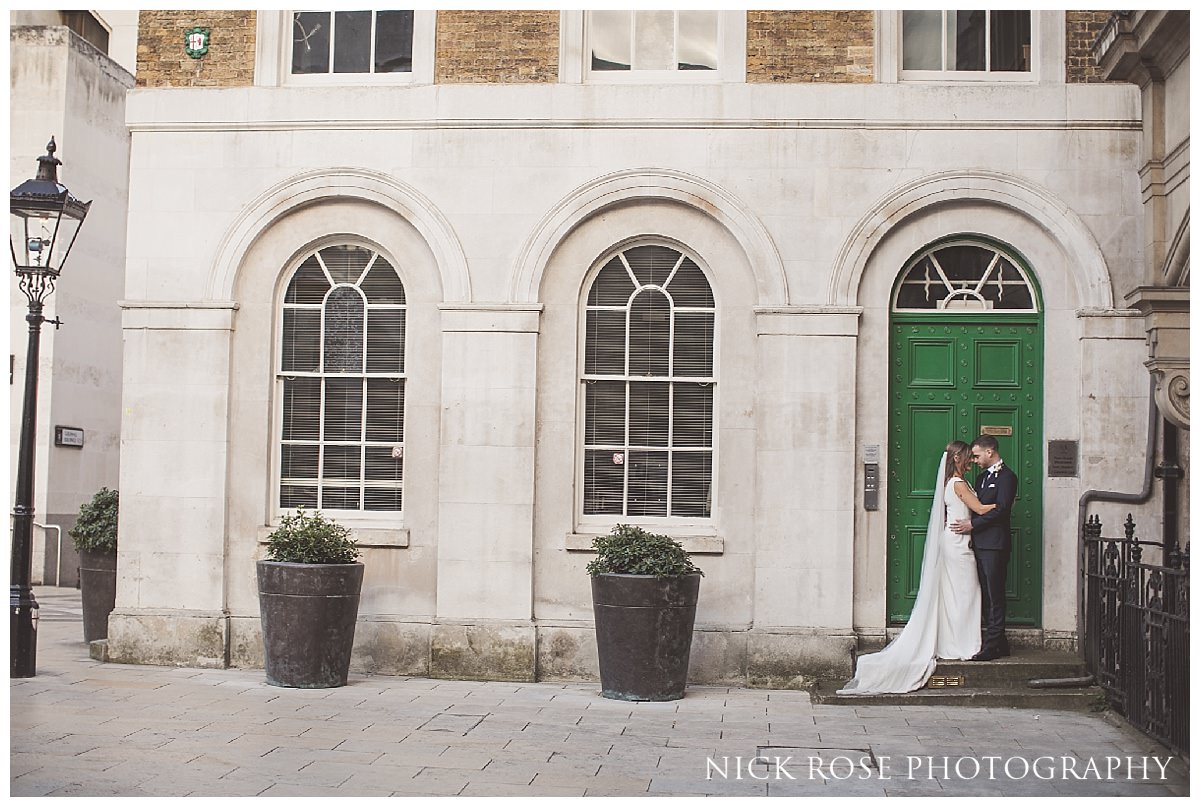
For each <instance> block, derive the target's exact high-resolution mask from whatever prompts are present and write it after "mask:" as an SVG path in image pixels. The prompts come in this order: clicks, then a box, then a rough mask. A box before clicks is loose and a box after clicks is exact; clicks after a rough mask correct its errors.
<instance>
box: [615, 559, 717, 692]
mask: <svg viewBox="0 0 1200 807" xmlns="http://www.w3.org/2000/svg"><path fill="white" fill-rule="evenodd" d="M699 593H700V575H698V574H688V575H680V576H678V577H652V576H649V575H640V574H600V575H596V576H595V577H593V578H592V608H593V611H594V613H595V617H596V652H597V654H598V655H599V658H600V694H601V695H603V696H604V697H606V698H613V699H615V700H625V701H673V700H678V699H680V698H682V697H683V691H684V689H685V687H686V686H687V673H688V661H689V657H690V655H691V652H692V628H693V626H694V625H695V624H696V598H697V596H698V595H699Z"/></svg>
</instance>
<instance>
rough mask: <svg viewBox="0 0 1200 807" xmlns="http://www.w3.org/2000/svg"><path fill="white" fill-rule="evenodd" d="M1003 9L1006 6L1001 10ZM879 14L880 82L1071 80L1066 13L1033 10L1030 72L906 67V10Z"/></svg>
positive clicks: (1030, 31) (997, 82)
mask: <svg viewBox="0 0 1200 807" xmlns="http://www.w3.org/2000/svg"><path fill="white" fill-rule="evenodd" d="M999 10H1003V9H999ZM875 14H876V17H875V22H876V36H875V50H876V53H875V57H876V58H875V65H876V68H875V69H876V75H875V78H876V81H878V82H880V83H884V84H888V83H895V82H905V83H910V82H911V83H918V82H927V83H934V82H942V83H950V84H971V83H975V84H1045V83H1055V84H1062V83H1065V82H1066V80H1067V68H1066V36H1067V29H1066V12H1064V11H1039V10H1036V9H1032V10H1030V18H1029V46H1030V56H1029V72H1027V73H1008V72H1000V71H995V72H987V71H979V70H904V69H902V65H903V63H904V62H903V59H904V41H903V40H904V29H903V12H902V11H897V10H889V11H877V12H876V13H875Z"/></svg>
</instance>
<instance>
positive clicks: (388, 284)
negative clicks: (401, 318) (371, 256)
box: [359, 256, 404, 305]
mask: <svg viewBox="0 0 1200 807" xmlns="http://www.w3.org/2000/svg"><path fill="white" fill-rule="evenodd" d="M359 288H361V289H362V290H363V294H365V295H367V302H368V303H372V304H374V303H390V304H395V305H404V285H403V284H402V283H401V282H400V277H399V276H398V275H397V274H396V270H395V269H393V268H392V265H391V264H390V263H388V262H387V261H385V260H384V259H383V257H382V256H381V257H378V258H376V259H375V263H374V264H372V266H371V271H369V272H367V276H366V277H365V278H363V282H362V283H361V284H360V285H359Z"/></svg>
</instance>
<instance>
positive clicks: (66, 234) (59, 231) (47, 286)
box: [8, 137, 92, 678]
mask: <svg viewBox="0 0 1200 807" xmlns="http://www.w3.org/2000/svg"><path fill="white" fill-rule="evenodd" d="M56 148H57V146H55V145H54V138H53V137H51V138H50V142H49V144H47V146H46V155H45V156H44V157H38V172H37V176H36V177H35V178H34V179H30V180H26V181H25V182H22V183H21V184H20V185H18V186H17V187H15V188H13V189H12V192H11V193H9V195H8V209H9V213H10V214H11V225H12V229H11V232H10V235H9V239H8V244H9V247H10V248H11V249H12V256H13V266H14V267H15V268H16V272H17V282H18V284H19V285H20V287H21V291H22V293H24V295H25V297H26V299H28V300H29V313H28V314H27V315H26V316H25V321H26V322H28V323H29V350H28V352H27V353H26V355H25V400H24V409H23V411H22V414H21V443H20V446H19V448H18V454H17V496H16V503H15V504H14V506H13V512H12V542H13V544H12V576H11V580H12V586H11V588H10V594H9V603H10V605H11V608H12V645H11V663H12V670H11V674H10V676H9V677H10V678H32V677H33V676H34V675H36V669H37V607H38V605H37V600H35V599H34V597H33V589H32V588H31V587H30V581H31V580H32V579H33V534H32V532H33V457H34V454H33V452H34V442H35V440H36V437H37V382H38V352H39V348H40V346H41V338H42V323H43V322H52V323H53V324H54V327H56V328H57V327H58V326H59V325H61V324H62V323H61V322H60V321H59V320H58V319H57V318H55V319H52V320H47V319H46V318H45V317H43V316H42V302H43V301H44V300H45V299H46V298H47V297H49V296H50V294H51V293H53V291H54V281H55V280H57V279H58V276H59V275H60V274H61V273H62V268H63V264H65V263H66V262H67V255H68V254H70V252H71V247H72V246H73V245H74V244H75V236H77V235H78V234H79V228H80V227H81V226H83V219H84V217H86V216H87V213H88V208H89V207H91V206H92V203H91V202H81V201H79V200H78V199H76V198H75V197H74V196H72V195H71V193H70V191H68V190H67V188H66V186H64V185H61V184H59V182H58V166H60V165H62V160H59V159H58V158H57V157H55V156H54V151H55V149H56ZM17 247H20V249H17Z"/></svg>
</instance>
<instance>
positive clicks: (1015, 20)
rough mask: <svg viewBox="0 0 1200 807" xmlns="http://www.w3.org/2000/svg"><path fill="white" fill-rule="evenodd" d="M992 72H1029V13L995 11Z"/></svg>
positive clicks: (993, 17) (993, 14)
mask: <svg viewBox="0 0 1200 807" xmlns="http://www.w3.org/2000/svg"><path fill="white" fill-rule="evenodd" d="M991 15H992V70H995V71H999V72H1005V73H1008V72H1017V73H1024V72H1028V71H1029V51H1030V42H1031V39H1030V27H1029V12H1028V11H993V12H991Z"/></svg>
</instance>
